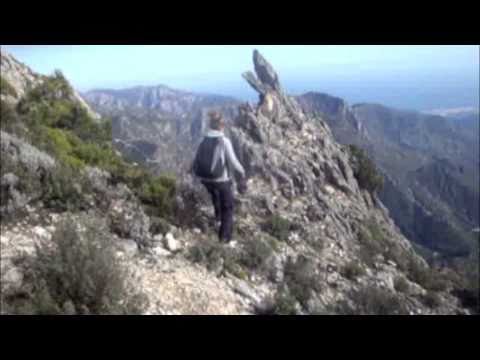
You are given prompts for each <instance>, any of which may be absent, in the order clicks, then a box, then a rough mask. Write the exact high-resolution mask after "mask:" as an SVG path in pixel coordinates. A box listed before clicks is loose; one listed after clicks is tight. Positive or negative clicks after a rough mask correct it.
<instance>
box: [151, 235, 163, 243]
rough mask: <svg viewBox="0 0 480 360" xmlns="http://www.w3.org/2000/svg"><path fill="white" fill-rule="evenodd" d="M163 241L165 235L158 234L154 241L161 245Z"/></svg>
mask: <svg viewBox="0 0 480 360" xmlns="http://www.w3.org/2000/svg"><path fill="white" fill-rule="evenodd" d="M162 240H163V235H162V234H157V235H155V236H154V237H153V241H155V242H159V243H161V242H162Z"/></svg>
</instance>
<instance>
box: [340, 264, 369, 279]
mask: <svg viewBox="0 0 480 360" xmlns="http://www.w3.org/2000/svg"><path fill="white" fill-rule="evenodd" d="M364 274H365V269H364V268H363V267H361V266H360V265H358V263H357V262H356V261H351V262H349V263H348V264H346V265H345V266H344V268H343V270H342V275H343V276H344V277H346V278H347V279H349V280H355V279H356V278H358V277H359V276H362V275H364Z"/></svg>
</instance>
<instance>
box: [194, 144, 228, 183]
mask: <svg viewBox="0 0 480 360" xmlns="http://www.w3.org/2000/svg"><path fill="white" fill-rule="evenodd" d="M220 146H221V147H223V140H222V138H221V137H205V138H204V139H203V141H202V142H201V144H200V146H199V147H198V150H197V155H196V156H195V160H194V163H193V172H194V173H195V175H197V176H198V177H201V178H204V179H216V178H219V177H221V176H222V175H223V171H224V169H225V164H224V161H225V160H224V159H223V160H222V156H220V155H221V154H220V153H219V154H218V155H219V156H218V159H217V162H216V164H214V163H213V161H214V156H215V151H216V150H217V148H218V150H223V148H219V147H220ZM218 150H217V151H218Z"/></svg>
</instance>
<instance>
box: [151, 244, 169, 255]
mask: <svg viewBox="0 0 480 360" xmlns="http://www.w3.org/2000/svg"><path fill="white" fill-rule="evenodd" d="M152 251H153V253H154V254H155V255H156V256H161V257H162V256H169V255H171V252H170V251H168V250H166V249H164V248H162V247H161V246H156V247H154V248H153V249H152Z"/></svg>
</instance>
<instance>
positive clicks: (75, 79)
mask: <svg viewBox="0 0 480 360" xmlns="http://www.w3.org/2000/svg"><path fill="white" fill-rule="evenodd" d="M2 48H5V49H6V50H7V51H9V52H10V53H12V54H13V55H14V56H16V57H17V59H19V60H20V61H22V62H24V63H26V64H27V65H29V66H30V67H31V68H33V70H35V71H37V72H40V73H44V74H49V73H52V72H53V70H54V69H56V68H58V69H61V70H62V71H63V72H64V74H65V75H66V77H67V78H68V79H69V80H70V81H71V82H72V84H73V85H74V86H75V87H76V88H77V89H79V90H80V91H85V90H89V89H92V88H123V87H130V86H136V85H156V84H165V85H168V86H171V87H174V88H179V89H185V90H192V91H201V92H209V93H217V94H224V95H232V96H235V97H238V98H243V99H246V98H253V97H255V96H256V95H255V93H254V92H253V90H250V88H249V86H248V84H247V83H246V82H245V81H244V80H243V79H242V78H241V73H242V72H244V71H246V70H252V67H253V66H252V51H253V49H254V48H257V49H258V50H259V51H260V52H261V53H262V54H263V55H264V56H265V57H266V58H267V60H269V61H270V62H271V63H272V65H273V66H274V68H275V69H276V70H277V72H278V73H279V76H280V80H281V82H282V84H283V86H284V88H286V89H287V91H288V92H290V93H292V94H299V93H302V92H306V91H320V92H326V93H329V94H332V95H336V96H340V97H343V98H344V99H345V100H347V101H348V102H349V103H357V102H376V103H382V104H385V105H388V106H393V107H400V108H412V109H417V110H427V109H433V108H448V107H461V106H478V102H479V47H478V46H398V45H396V46H364V45H356V46H311V45H310V46H285V45H280V46H279V45H275V46H263V45H245V46H243V45H242V46H239V45H233V46H218V45H215V46H214V45H208V46H207V45H192V46H174V45H172V46H163V45H162V46H145V45H126V46H118V45H108V46H107V45H103V46H77V45H74V46H73V45H72V46H64V45H62V46H59V45H55V46H53V45H52V46H44V45H35V46H34V45H32V46H28V45H9V46H2Z"/></svg>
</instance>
